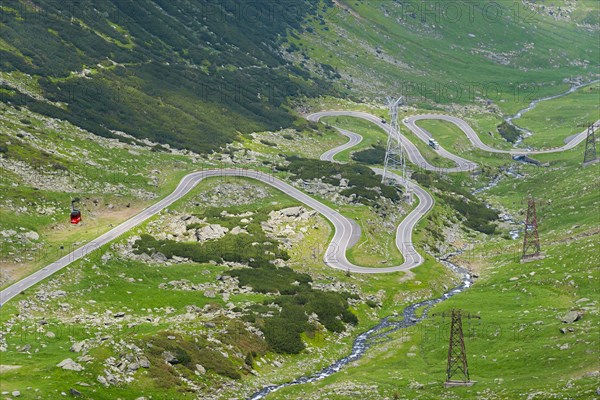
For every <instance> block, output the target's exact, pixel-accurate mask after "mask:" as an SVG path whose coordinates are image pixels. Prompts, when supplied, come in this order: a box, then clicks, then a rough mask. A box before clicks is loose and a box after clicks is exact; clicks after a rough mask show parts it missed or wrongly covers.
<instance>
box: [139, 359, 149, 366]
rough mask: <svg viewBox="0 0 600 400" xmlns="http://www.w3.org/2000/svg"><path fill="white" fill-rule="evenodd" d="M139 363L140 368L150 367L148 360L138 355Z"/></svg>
mask: <svg viewBox="0 0 600 400" xmlns="http://www.w3.org/2000/svg"><path fill="white" fill-rule="evenodd" d="M139 363H140V367H142V368H150V361H148V359H147V358H146V357H140V359H139Z"/></svg>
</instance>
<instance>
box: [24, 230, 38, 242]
mask: <svg viewBox="0 0 600 400" xmlns="http://www.w3.org/2000/svg"><path fill="white" fill-rule="evenodd" d="M24 236H25V237H26V238H27V239H29V240H31V241H36V240H39V239H40V235H39V234H38V233H37V232H34V231H29V232H26V233H25V234H24Z"/></svg>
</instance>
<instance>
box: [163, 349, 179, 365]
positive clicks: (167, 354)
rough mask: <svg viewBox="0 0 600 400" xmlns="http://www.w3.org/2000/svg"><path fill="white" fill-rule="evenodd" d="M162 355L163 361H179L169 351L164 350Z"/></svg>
mask: <svg viewBox="0 0 600 400" xmlns="http://www.w3.org/2000/svg"><path fill="white" fill-rule="evenodd" d="M162 355H163V358H164V359H165V361H166V362H168V363H169V364H171V365H175V364H179V363H180V362H181V361H179V360H178V359H177V357H175V356H174V355H173V354H172V353H171V352H170V351H165V352H164V353H163V354H162Z"/></svg>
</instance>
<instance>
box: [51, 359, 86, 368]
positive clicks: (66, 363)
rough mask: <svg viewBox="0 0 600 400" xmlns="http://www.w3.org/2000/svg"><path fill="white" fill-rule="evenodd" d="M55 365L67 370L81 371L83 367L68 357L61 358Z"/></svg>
mask: <svg viewBox="0 0 600 400" xmlns="http://www.w3.org/2000/svg"><path fill="white" fill-rule="evenodd" d="M56 366H57V367H60V368H62V369H66V370H69V371H83V367H82V366H81V365H79V364H77V363H76V362H75V361H73V360H72V359H70V358H66V359H64V360H62V361H61V362H59V363H58V364H56Z"/></svg>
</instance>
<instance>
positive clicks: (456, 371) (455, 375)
mask: <svg viewBox="0 0 600 400" xmlns="http://www.w3.org/2000/svg"><path fill="white" fill-rule="evenodd" d="M433 315H441V316H443V317H445V316H446V315H448V314H447V313H445V312H444V313H441V314H433ZM450 317H451V322H450V340H449V343H448V364H447V366H446V382H445V383H444V386H445V387H451V386H471V385H473V383H474V382H472V381H471V379H470V377H469V364H468V363H467V351H466V349H465V337H464V334H463V329H462V317H463V313H462V311H461V310H456V309H452V311H451V312H450ZM464 317H465V318H469V319H471V318H478V319H481V317H480V316H478V315H471V314H470V313H467V314H466V315H464Z"/></svg>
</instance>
